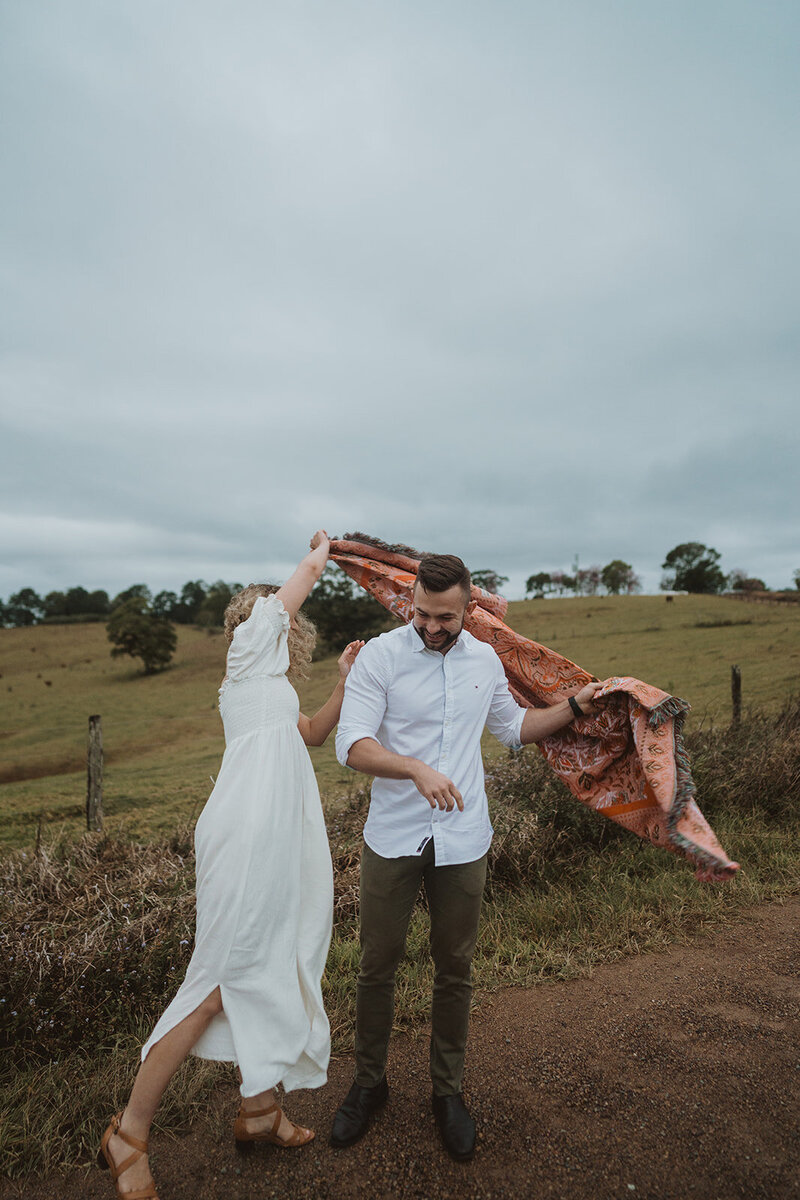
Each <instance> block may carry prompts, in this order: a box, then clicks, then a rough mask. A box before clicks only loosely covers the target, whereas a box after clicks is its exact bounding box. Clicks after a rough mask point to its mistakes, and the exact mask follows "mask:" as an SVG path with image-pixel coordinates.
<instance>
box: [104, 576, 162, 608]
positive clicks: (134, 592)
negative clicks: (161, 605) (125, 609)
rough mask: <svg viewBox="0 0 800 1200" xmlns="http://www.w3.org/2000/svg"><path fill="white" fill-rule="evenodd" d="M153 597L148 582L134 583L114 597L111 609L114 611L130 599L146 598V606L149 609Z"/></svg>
mask: <svg viewBox="0 0 800 1200" xmlns="http://www.w3.org/2000/svg"><path fill="white" fill-rule="evenodd" d="M152 598H153V597H152V595H151V593H150V588H149V587H148V586H147V584H146V583H133V584H131V586H130V587H129V588H125V591H124V592H120V593H119V595H118V596H115V597H114V599H113V600H112V601H111V611H112V612H113V611H114V609H115V608H119V606H120V605H121V604H127V602H128V601H129V600H144V602H145V605H146V607H147V608H148V609H149V608H150V602H151V600H152Z"/></svg>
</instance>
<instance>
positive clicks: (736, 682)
mask: <svg viewBox="0 0 800 1200" xmlns="http://www.w3.org/2000/svg"><path fill="white" fill-rule="evenodd" d="M731 707H732V710H733V716H732V718H731V721H732V724H734V725H738V724H739V722H740V721H741V719H742V672H741V671H740V670H739V668H738V667H737V666H733V667H731Z"/></svg>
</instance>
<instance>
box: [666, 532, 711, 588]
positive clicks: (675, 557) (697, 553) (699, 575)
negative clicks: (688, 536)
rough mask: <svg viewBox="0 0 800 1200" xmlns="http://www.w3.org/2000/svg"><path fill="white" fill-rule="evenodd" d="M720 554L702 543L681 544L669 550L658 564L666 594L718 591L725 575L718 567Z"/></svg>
mask: <svg viewBox="0 0 800 1200" xmlns="http://www.w3.org/2000/svg"><path fill="white" fill-rule="evenodd" d="M720 557H721V556H720V554H719V552H718V551H717V550H714V549H712V548H711V547H710V546H704V545H703V543H702V542H681V544H680V545H679V546H675V547H674V548H673V549H672V550H670V552H669V554H668V555H667V557H666V558H665V559H664V561H663V563H662V564H661V566H662V569H663V570H664V571H665V572H666V574H665V575H664V577H663V579H662V580H661V589H662V591H665V592H698V593H702V594H705V595H711V594H714V593H716V592H721V591H722V589H723V588H724V586H725V575H724V572H723V571H722V569H721V568H720V567H719V566H718V563H719V560H720Z"/></svg>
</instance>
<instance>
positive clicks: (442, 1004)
mask: <svg viewBox="0 0 800 1200" xmlns="http://www.w3.org/2000/svg"><path fill="white" fill-rule="evenodd" d="M486 858H487V856H486V855H485V854H484V856H483V857H482V858H479V859H478V860H477V861H475V862H469V863H458V864H456V865H455V866H449V867H437V866H436V863H435V859H434V846H433V840H432V839H431V841H429V842H428V844H427V846H426V847H425V849H424V850H423V852H422V854H411V855H407V856H404V857H402V858H382V857H381V856H380V855H379V854H376V853H375V851H374V850H371V849H370V848H369V846H367V845H366V843H365V845H364V850H363V853H362V855H361V969H360V972H359V976H358V991H357V1005H356V1083H358V1084H360V1085H361V1086H362V1087H374V1086H375V1084H377V1083H380V1081H381V1079H382V1078H383V1074H384V1071H385V1069H386V1056H387V1053H388V1048H389V1037H390V1035H391V1032H392V1022H393V1019H394V981H395V974H396V972H397V968H398V965H399V963H400V960H401V959H402V957H403V954H404V953H405V947H406V934H407V931H408V923H409V921H410V919H411V913H412V911H413V908H414V903H415V901H416V899H417V896H418V894H419V889H420V885H421V884H422V883H423V882H424V884H425V895H426V897H427V900H428V911H429V913H430V927H431V932H430V945H431V957H432V958H433V964H434V969H435V975H434V983H433V1004H432V1007H431V1025H432V1031H431V1079H432V1081H433V1090H434V1092H435V1093H436V1095H437V1096H452V1095H455V1094H456V1093H457V1092H460V1091H461V1081H462V1077H463V1074H464V1053H465V1050H466V1045H467V1031H468V1028H469V1009H470V1002H471V999H472V955H473V953H474V951H475V942H476V940H477V937H478V921H479V919H480V911H481V898H482V896H483V888H484V884H485V882H486Z"/></svg>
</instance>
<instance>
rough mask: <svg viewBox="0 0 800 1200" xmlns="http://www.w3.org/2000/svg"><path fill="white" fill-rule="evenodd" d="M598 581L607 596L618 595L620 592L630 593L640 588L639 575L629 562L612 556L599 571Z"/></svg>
mask: <svg viewBox="0 0 800 1200" xmlns="http://www.w3.org/2000/svg"><path fill="white" fill-rule="evenodd" d="M600 582H601V583H602V585H603V587H604V588H605V589H606V591H607V592H608V594H609V596H618V595H619V594H620V592H627V593H628V594H629V595H630V594H631V593H632V592H639V591H641V590H642V582H641V580H640V579H639V576H638V575H637V574H636V572H635V571H634V569H633V567H632V566H631V564H630V563H626V562H623V561H622V559H621V558H614V559H612V560H611V562H610V563H606V565H605V566H604V567H603V569H602V571H601V572H600Z"/></svg>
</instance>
